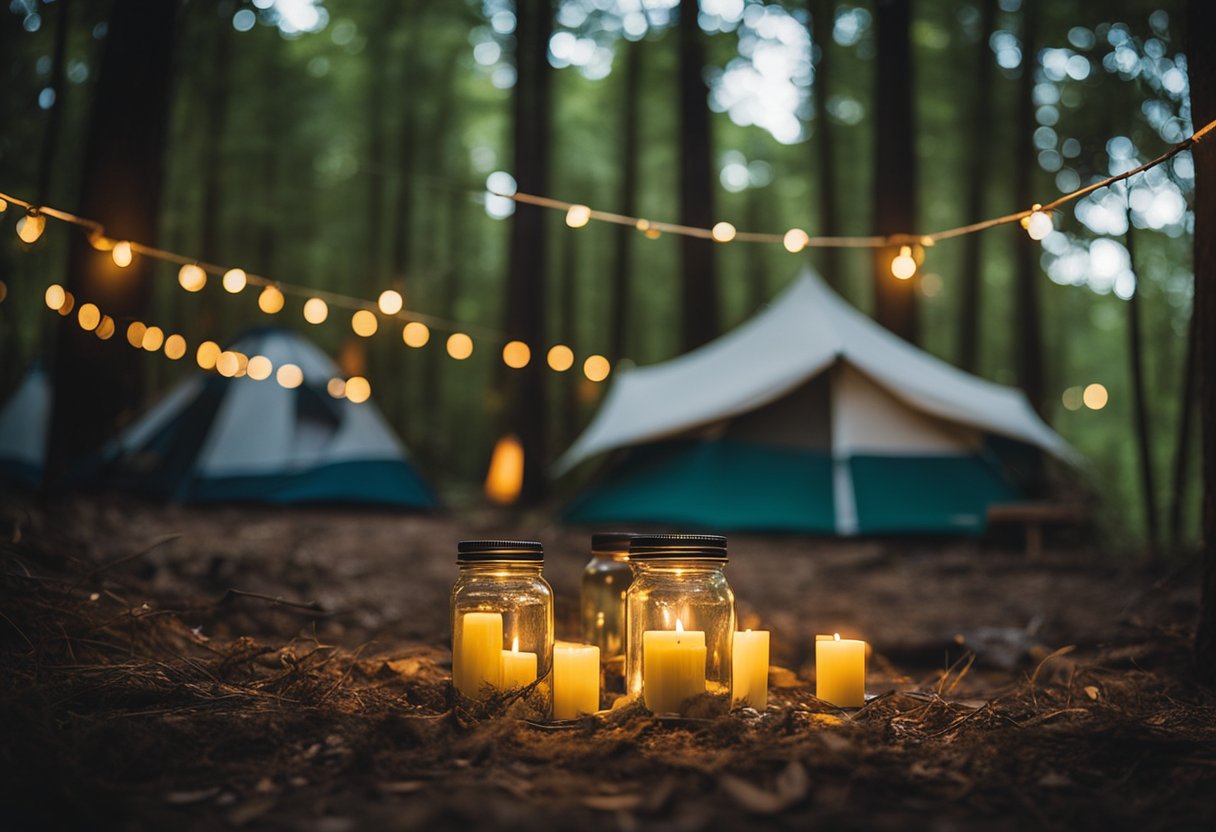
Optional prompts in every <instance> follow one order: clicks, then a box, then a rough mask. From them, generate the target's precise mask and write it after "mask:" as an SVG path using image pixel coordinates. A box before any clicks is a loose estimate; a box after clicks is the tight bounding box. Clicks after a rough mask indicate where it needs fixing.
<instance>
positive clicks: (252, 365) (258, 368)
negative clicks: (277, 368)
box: [245, 355, 274, 381]
mask: <svg viewBox="0 0 1216 832" xmlns="http://www.w3.org/2000/svg"><path fill="white" fill-rule="evenodd" d="M273 370H274V365H273V364H271V363H270V359H269V358H267V357H266V356H264V355H254V356H250V358H249V363H248V364H246V365H245V372H246V373H248V374H249V377H250V378H251V379H253V380H254V381H265V380H266V379H268V378H270V374H271V372H272V371H273Z"/></svg>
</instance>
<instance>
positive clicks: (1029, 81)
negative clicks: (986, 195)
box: [1013, 0, 1043, 413]
mask: <svg viewBox="0 0 1216 832" xmlns="http://www.w3.org/2000/svg"><path fill="white" fill-rule="evenodd" d="M1038 7H1039V0H1024V2H1023V3H1022V76H1021V79H1020V80H1019V83H1018V116H1017V126H1016V129H1015V135H1016V136H1017V145H1016V146H1017V151H1016V152H1017V160H1016V162H1015V163H1014V202H1015V203H1016V204H1017V205H1018V206H1019V207H1020V208H1029V207H1030V206H1031V204H1032V203H1033V201H1034V192H1033V184H1034V183H1033V176H1034V171H1035V169H1036V168H1037V167H1038V154H1037V152H1036V151H1035V147H1034V131H1035V118H1034V109H1035V107H1034V73H1035V70H1036V69H1037V68H1038V64H1039V59H1038V47H1037V46H1036V45H1035V28H1036V26H1037V17H1038ZM1015 233H1016V234H1017V242H1016V243H1015V244H1014V246H1015V250H1014V258H1015V270H1014V315H1015V317H1014V326H1013V332H1014V338H1015V344H1016V347H1015V350H1016V356H1015V358H1016V362H1015V363H1016V366H1017V379H1018V385H1019V386H1020V387H1021V388H1022V390H1024V391H1025V393H1026V397H1027V398H1028V399H1030V404H1031V405H1032V406H1033V407H1034V409H1035V410H1036V411H1038V412H1040V413H1042V412H1043V332H1042V322H1041V320H1040V315H1039V281H1040V280H1041V279H1042V278H1041V274H1040V272H1039V267H1038V259H1039V253H1040V252H1039V249H1040V245H1039V243H1037V242H1035V241H1034V240H1032V239H1030V237H1029V236H1028V235H1027V234H1026V232H1025V231H1023V230H1022V229H1021V228H1017V229H1016V230H1015Z"/></svg>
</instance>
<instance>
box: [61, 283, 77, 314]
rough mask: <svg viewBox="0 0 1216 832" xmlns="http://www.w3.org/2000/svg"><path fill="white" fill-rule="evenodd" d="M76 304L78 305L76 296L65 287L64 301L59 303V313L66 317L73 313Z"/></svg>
mask: <svg viewBox="0 0 1216 832" xmlns="http://www.w3.org/2000/svg"><path fill="white" fill-rule="evenodd" d="M75 305H76V298H75V296H73V295H72V293H71V292H69V291H67V290H66V289H65V290H64V292H63V303H61V304H60V305H59V309H58V312H59V314H60V315H62V316H63V317H65V318H66V317H67V316H68V315H71V314H72V308H73V307H74V306H75Z"/></svg>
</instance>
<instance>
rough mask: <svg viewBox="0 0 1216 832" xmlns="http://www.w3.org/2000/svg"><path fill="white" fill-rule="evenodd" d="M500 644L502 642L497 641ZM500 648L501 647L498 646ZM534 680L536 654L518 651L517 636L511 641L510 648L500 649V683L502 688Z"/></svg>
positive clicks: (525, 683) (507, 688)
mask: <svg viewBox="0 0 1216 832" xmlns="http://www.w3.org/2000/svg"><path fill="white" fill-rule="evenodd" d="M499 644H500V645H501V644H502V642H501V641H499ZM499 649H500V650H501V648H499ZM535 681H536V654H535V653H527V652H520V649H519V636H516V637H515V638H514V639H512V641H511V649H510V650H502V683H501V684H500V685H499V687H501V688H502V689H503V690H510V689H511V688H522V687H524V686H526V685H530V684H532V683H533V682H535Z"/></svg>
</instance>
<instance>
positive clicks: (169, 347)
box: [165, 332, 186, 361]
mask: <svg viewBox="0 0 1216 832" xmlns="http://www.w3.org/2000/svg"><path fill="white" fill-rule="evenodd" d="M185 354H186V339H185V338H183V337H182V336H180V335H178V334H177V333H176V332H175V333H173V334H172V335H170V336H169V337H168V338H166V339H165V357H166V358H168V359H169V360H170V361H177V360H178V359H179V358H181V357H182V356H184V355H185Z"/></svg>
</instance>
